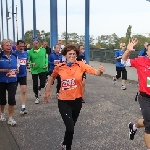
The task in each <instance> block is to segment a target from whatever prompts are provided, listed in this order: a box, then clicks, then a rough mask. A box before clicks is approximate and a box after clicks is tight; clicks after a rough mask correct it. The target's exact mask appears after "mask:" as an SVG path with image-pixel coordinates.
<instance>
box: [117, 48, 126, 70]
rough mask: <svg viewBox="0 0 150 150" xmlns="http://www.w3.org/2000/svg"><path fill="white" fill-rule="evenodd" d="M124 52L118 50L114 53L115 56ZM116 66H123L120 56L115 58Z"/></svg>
mask: <svg viewBox="0 0 150 150" xmlns="http://www.w3.org/2000/svg"><path fill="white" fill-rule="evenodd" d="M123 54H124V51H122V50H118V51H116V53H115V56H114V57H115V58H117V57H119V56H122V55H123ZM116 67H125V66H124V65H123V64H121V58H120V59H117V60H116Z"/></svg>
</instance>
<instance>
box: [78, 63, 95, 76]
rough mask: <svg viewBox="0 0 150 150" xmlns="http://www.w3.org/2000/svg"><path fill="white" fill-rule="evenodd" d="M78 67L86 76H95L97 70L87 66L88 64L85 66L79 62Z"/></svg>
mask: <svg viewBox="0 0 150 150" xmlns="http://www.w3.org/2000/svg"><path fill="white" fill-rule="evenodd" d="M80 65H81V67H82V71H83V73H84V72H86V73H88V74H93V75H96V73H97V70H96V69H95V68H93V67H91V66H89V65H88V64H85V63H84V62H80Z"/></svg>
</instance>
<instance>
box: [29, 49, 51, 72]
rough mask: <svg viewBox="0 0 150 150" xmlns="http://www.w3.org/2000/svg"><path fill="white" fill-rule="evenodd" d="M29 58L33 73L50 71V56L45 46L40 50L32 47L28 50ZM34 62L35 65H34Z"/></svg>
mask: <svg viewBox="0 0 150 150" xmlns="http://www.w3.org/2000/svg"><path fill="white" fill-rule="evenodd" d="M28 60H29V62H30V68H31V74H38V73H41V72H48V56H47V54H46V50H45V48H42V47H40V48H39V49H38V50H34V49H33V48H32V49H31V50H30V51H29V52H28ZM34 63H35V66H33V64H34ZM44 67H47V68H44Z"/></svg>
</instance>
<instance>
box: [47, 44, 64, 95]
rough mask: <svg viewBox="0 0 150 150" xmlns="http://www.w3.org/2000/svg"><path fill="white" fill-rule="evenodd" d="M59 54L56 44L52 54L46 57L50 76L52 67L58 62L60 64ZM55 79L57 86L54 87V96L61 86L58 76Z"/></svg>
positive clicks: (60, 57)
mask: <svg viewBox="0 0 150 150" xmlns="http://www.w3.org/2000/svg"><path fill="white" fill-rule="evenodd" d="M59 52H60V46H59V45H58V44H56V45H55V46H54V52H53V53H51V54H50V55H49V57H48V64H49V75H51V74H52V72H53V70H54V67H55V66H56V65H57V64H59V63H60V62H62V54H61V53H59ZM56 79H57V86H56V89H57V90H56V95H57V96H58V94H59V90H60V86H61V79H60V76H57V77H56Z"/></svg>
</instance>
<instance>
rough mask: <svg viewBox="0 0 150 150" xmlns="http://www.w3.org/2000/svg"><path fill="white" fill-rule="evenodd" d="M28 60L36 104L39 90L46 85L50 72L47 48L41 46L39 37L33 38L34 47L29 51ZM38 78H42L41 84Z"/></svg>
mask: <svg viewBox="0 0 150 150" xmlns="http://www.w3.org/2000/svg"><path fill="white" fill-rule="evenodd" d="M28 60H29V62H30V68H31V74H32V80H33V92H34V94H35V98H36V100H35V104H39V102H40V100H39V91H40V90H41V88H44V87H45V81H46V73H47V72H48V57H47V55H46V50H45V48H42V47H40V46H39V40H38V38H34V39H33V48H32V49H31V50H30V51H29V52H28ZM38 79H40V86H38Z"/></svg>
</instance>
